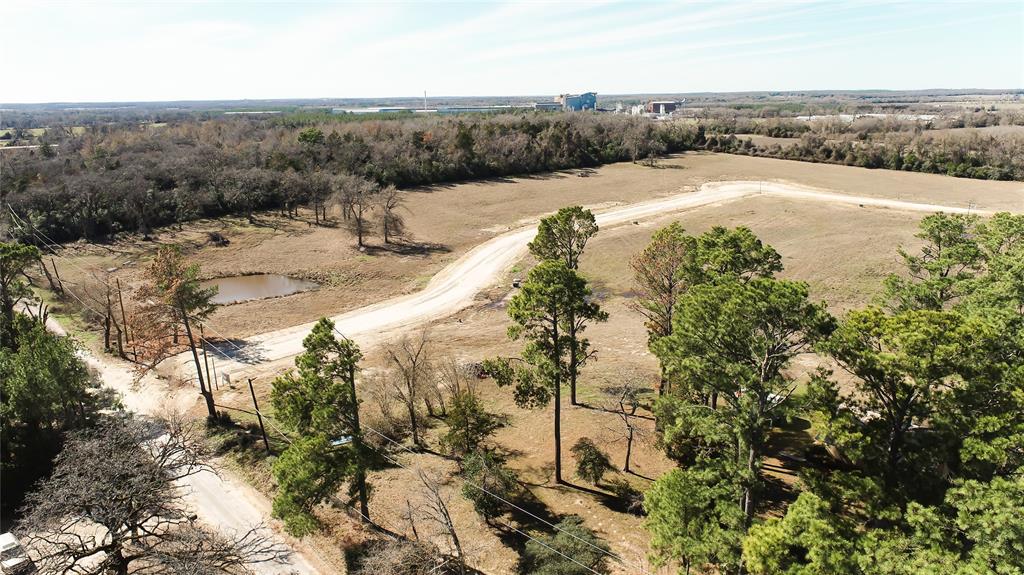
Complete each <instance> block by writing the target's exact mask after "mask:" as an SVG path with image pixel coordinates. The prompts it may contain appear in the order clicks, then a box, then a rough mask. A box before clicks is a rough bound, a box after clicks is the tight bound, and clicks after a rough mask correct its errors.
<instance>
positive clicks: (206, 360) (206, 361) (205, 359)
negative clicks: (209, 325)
mask: <svg viewBox="0 0 1024 575" xmlns="http://www.w3.org/2000/svg"><path fill="white" fill-rule="evenodd" d="M199 341H201V342H203V365H205V366H206V381H208V382H210V383H211V384H212V383H213V380H211V379H210V360H209V358H208V357H207V354H206V334H205V333H203V324H199Z"/></svg>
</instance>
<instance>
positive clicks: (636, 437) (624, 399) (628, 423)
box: [606, 376, 649, 473]
mask: <svg viewBox="0 0 1024 575" xmlns="http://www.w3.org/2000/svg"><path fill="white" fill-rule="evenodd" d="M643 389H645V388H644V387H643V386H642V384H641V383H640V382H639V381H638V380H637V379H635V378H633V377H631V376H626V377H623V378H622V383H621V385H619V386H617V387H613V388H610V389H609V390H608V392H609V395H611V396H612V398H611V400H610V401H609V402H608V405H607V407H606V409H607V410H608V411H611V412H613V413H614V414H615V416H616V418H617V419H618V422H617V425H615V426H610V427H608V428H607V429H608V431H610V432H611V434H612V437H613V441H625V442H626V458H625V462H624V463H623V465H622V470H623V471H625V472H626V473H631V471H630V468H629V462H630V458H631V457H632V455H633V443H634V442H636V441H643V440H645V439H646V438H647V437H648V434H649V433H648V429H647V427H646V426H644V425H643V424H642V422H641V420H640V418H638V417H637V414H636V412H637V410H639V409H640V393H641V390H643Z"/></svg>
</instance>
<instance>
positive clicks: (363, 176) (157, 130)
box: [0, 113, 696, 243]
mask: <svg viewBox="0 0 1024 575" xmlns="http://www.w3.org/2000/svg"><path fill="white" fill-rule="evenodd" d="M695 137H696V130H695V129H692V128H690V127H685V126H682V125H675V124H672V125H669V124H655V123H652V122H650V121H649V120H647V119H643V118H630V117H624V116H610V115H594V114H534V113H530V114H517V115H511V114H507V115H486V116H472V117H462V118H407V119H396V120H389V121H374V120H367V121H359V122H343V123H337V122H326V121H321V122H318V123H315V124H313V125H303V126H298V127H296V126H291V125H288V124H282V123H279V122H276V121H273V120H268V119H252V118H241V117H239V118H233V119H221V120H206V121H199V120H194V121H189V120H184V121H181V122H177V123H172V124H168V125H164V126H152V125H144V126H141V127H140V126H134V125H132V126H125V125H113V126H92V127H89V128H88V129H87V130H85V131H84V132H83V133H80V134H76V133H73V132H68V131H61V132H58V131H56V130H54V131H53V134H52V137H50V138H49V139H48V140H47V142H48V143H49V144H51V145H50V146H49V147H46V148H41V149H40V150H39V151H34V150H33V151H23V152H21V153H10V154H4V156H3V157H2V159H0V161H2V162H3V171H4V174H5V178H4V200H5V203H9V204H10V205H11V206H12V208H13V209H14V211H15V212H16V213H17V214H18V215H19V216H21V217H22V218H25V219H26V220H28V221H29V222H31V223H32V224H33V225H35V226H36V227H37V228H38V229H39V230H41V231H42V233H44V234H46V235H47V236H49V237H51V238H53V239H54V240H56V241H63V240H73V239H76V238H79V237H85V238H90V239H96V238H104V237H108V236H110V235H112V234H116V233H119V232H125V231H139V232H141V233H143V234H145V233H147V232H148V231H149V230H151V229H153V228H154V227H156V226H159V225H165V224H169V223H175V222H178V223H180V222H184V221H188V220H192V219H196V218H200V217H211V216H219V215H222V214H232V213H234V214H246V215H251V214H252V212H253V211H254V210H260V209H273V208H280V209H281V210H282V211H283V212H287V213H291V212H293V210H294V208H295V207H296V206H299V205H308V206H309V207H310V208H312V209H313V210H314V212H315V213H316V214H317V216H316V217H317V218H318V219H319V217H320V214H321V213H322V212H323V211H324V209H325V207H326V201H327V199H328V198H330V197H332V196H334V197H339V196H340V197H342V198H343V197H345V196H346V194H351V193H352V192H353V191H355V190H358V189H359V188H360V187H361V186H362V185H365V184H363V183H365V182H370V183H372V184H373V185H375V186H380V187H387V186H397V187H408V186H415V185H423V184H432V183H439V182H450V181H457V180H467V179H474V178H486V177H494V176H505V175H515V174H527V173H533V172H541V171H551V170H559V169H566V168H577V167H585V166H597V165H600V164H604V163H609V162H617V161H623V160H639V159H643V158H645V157H647V156H649V155H652V154H653V155H657V154H661V153H664V152H675V151H680V150H685V149H690V148H692V147H693V146H694V144H695ZM353 178H354V179H353ZM343 212H344V213H346V214H349V213H350V212H349V211H347V210H346V209H345V206H344V205H343ZM28 239H31V238H26V240H28ZM29 243H33V242H29Z"/></svg>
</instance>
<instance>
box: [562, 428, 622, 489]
mask: <svg viewBox="0 0 1024 575" xmlns="http://www.w3.org/2000/svg"><path fill="white" fill-rule="evenodd" d="M570 451H571V452H572V456H573V457H575V458H576V475H578V476H579V477H580V478H582V479H585V480H587V481H589V482H591V483H593V484H594V485H597V484H598V483H600V482H601V478H602V477H604V474H605V473H607V472H608V471H611V470H612V462H611V461H610V460H609V459H608V456H607V455H605V453H604V452H603V451H601V450H600V449H598V447H597V445H594V442H593V441H591V440H590V439H589V438H587V437H581V438H580V439H579V441H577V442H576V443H575V444H574V445H573V446H572V449H571V450H570Z"/></svg>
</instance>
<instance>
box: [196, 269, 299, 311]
mask: <svg viewBox="0 0 1024 575" xmlns="http://www.w3.org/2000/svg"><path fill="white" fill-rule="evenodd" d="M202 286H203V287H211V286H217V288H218V289H217V295H215V296H213V299H211V300H210V301H212V302H213V303H215V304H219V305H225V304H229V303H238V302H240V301H249V300H253V299H263V298H268V297H278V296H283V295H290V294H293V293H298V292H300V291H308V290H311V289H314V288H317V287H319V286H318V285H317V284H316V283H315V282H311V281H306V280H300V279H296V278H290V277H288V276H281V275H276V274H260V275H253V276H230V277H224V278H216V279H212V280H207V281H204V282H202Z"/></svg>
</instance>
